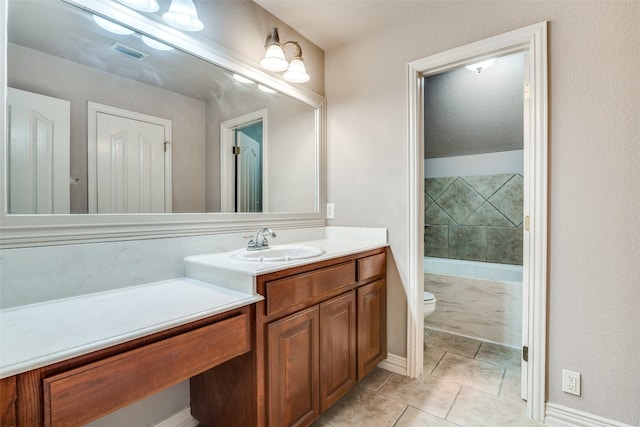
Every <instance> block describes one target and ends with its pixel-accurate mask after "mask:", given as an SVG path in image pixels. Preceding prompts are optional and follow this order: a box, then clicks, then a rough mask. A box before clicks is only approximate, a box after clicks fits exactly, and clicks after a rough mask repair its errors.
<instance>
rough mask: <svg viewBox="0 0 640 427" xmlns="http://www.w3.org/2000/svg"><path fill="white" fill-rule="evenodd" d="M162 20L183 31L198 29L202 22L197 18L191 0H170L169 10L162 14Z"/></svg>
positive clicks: (201, 26)
mask: <svg viewBox="0 0 640 427" xmlns="http://www.w3.org/2000/svg"><path fill="white" fill-rule="evenodd" d="M162 19H164V22H166V23H167V24H169V25H171V26H172V27H175V28H177V29H179V30H183V31H200V30H202V29H203V28H204V24H203V23H202V21H201V20H200V19H198V12H197V11H196V5H195V4H193V0H171V6H169V10H168V11H167V12H165V13H164V14H162Z"/></svg>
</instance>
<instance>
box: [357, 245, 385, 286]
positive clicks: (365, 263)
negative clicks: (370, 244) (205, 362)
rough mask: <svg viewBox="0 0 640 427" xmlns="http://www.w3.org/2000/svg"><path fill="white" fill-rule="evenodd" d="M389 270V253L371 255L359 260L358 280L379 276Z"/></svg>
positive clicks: (362, 280)
mask: <svg viewBox="0 0 640 427" xmlns="http://www.w3.org/2000/svg"><path fill="white" fill-rule="evenodd" d="M386 270H387V254H386V253H384V252H383V253H381V254H377V255H371V256H368V257H366V258H361V259H359V260H358V282H364V281H366V280H368V279H371V278H374V277H378V276H380V275H382V274H384V273H385V272H386Z"/></svg>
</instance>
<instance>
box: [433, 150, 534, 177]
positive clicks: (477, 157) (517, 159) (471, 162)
mask: <svg viewBox="0 0 640 427" xmlns="http://www.w3.org/2000/svg"><path fill="white" fill-rule="evenodd" d="M523 156H524V151H523V150H513V151H500V152H497V153H487V154H472V155H469V156H455V157H438V158H435V159H425V160H424V177H425V178H440V177H444V176H477V175H494V174H498V173H519V174H520V175H522V174H523V173H524V172H523V170H524V161H523Z"/></svg>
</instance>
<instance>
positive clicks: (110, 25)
mask: <svg viewBox="0 0 640 427" xmlns="http://www.w3.org/2000/svg"><path fill="white" fill-rule="evenodd" d="M93 20H94V21H95V22H96V24H98V25H99V26H100V27H101V28H102V29H103V30H107V31H109V32H110V33H114V34H121V35H125V36H126V35H129V34H133V33H134V31H132V30H130V29H128V28H125V27H123V26H122V25H118V24H116V23H115V22H111V21H109V20H108V19H104V18H101V17H99V16H97V15H93Z"/></svg>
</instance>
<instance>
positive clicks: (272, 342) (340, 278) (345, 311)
mask: <svg viewBox="0 0 640 427" xmlns="http://www.w3.org/2000/svg"><path fill="white" fill-rule="evenodd" d="M385 275H386V249H379V250H374V251H368V252H365V253H362V254H358V255H353V256H348V257H342V258H338V259H334V260H327V261H324V262H318V263H316V264H311V265H307V266H302V267H298V268H292V269H289V270H285V271H280V272H276V273H271V274H266V275H264V276H259V277H258V278H257V284H258V292H259V293H261V294H262V295H264V296H265V301H262V302H260V303H258V304H257V306H256V312H257V313H256V322H257V327H256V340H257V343H256V349H257V352H256V356H257V358H256V367H257V374H258V376H257V386H258V392H257V400H258V405H257V408H258V413H257V425H258V426H269V427H285V426H308V425H310V424H311V423H312V422H313V421H314V420H315V419H317V418H318V416H319V415H320V414H321V413H322V412H324V411H326V410H327V409H329V408H330V407H331V406H332V405H333V404H334V403H335V402H337V401H338V400H339V399H340V398H341V397H342V396H344V395H345V394H346V393H347V392H348V391H349V390H350V389H351V388H352V387H353V386H354V385H355V384H356V382H357V381H358V380H360V379H362V378H364V376H366V374H368V373H369V372H370V371H371V370H372V369H373V368H374V367H375V366H376V365H377V364H378V363H379V362H380V361H382V360H383V359H384V358H385V357H386V281H385ZM260 342H262V343H263V349H264V351H263V352H261V351H260V345H259V343H260ZM261 390H264V392H263V393H261Z"/></svg>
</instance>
